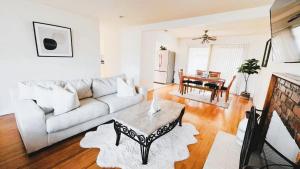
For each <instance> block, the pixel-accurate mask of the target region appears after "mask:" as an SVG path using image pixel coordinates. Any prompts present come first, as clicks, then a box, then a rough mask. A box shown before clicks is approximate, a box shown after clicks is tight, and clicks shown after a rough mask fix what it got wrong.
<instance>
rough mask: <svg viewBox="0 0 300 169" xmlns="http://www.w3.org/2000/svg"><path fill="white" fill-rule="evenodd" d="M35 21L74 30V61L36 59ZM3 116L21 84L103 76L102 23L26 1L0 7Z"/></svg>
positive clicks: (0, 101)
mask: <svg viewBox="0 0 300 169" xmlns="http://www.w3.org/2000/svg"><path fill="white" fill-rule="evenodd" d="M32 21H39V22H45V23H50V24H55V25H61V26H66V27H70V28H72V38H73V51H74V57H73V58H54V57H51V58H43V57H37V54H36V47H35V40H34V33H33V26H32ZM0 23H1V26H0V77H1V79H2V80H1V88H0V93H1V95H0V115H1V114H6V113H12V112H13V109H12V107H10V106H9V105H10V101H9V100H10V98H9V89H11V88H13V87H14V86H16V83H17V82H18V81H22V80H38V79H74V78H84V77H99V76H100V57H99V54H100V51H99V35H98V33H99V28H98V27H99V23H98V21H97V20H96V19H94V18H87V17H83V16H80V15H76V14H73V13H69V12H65V11H63V10H59V9H56V8H52V7H48V6H45V5H40V4H37V3H33V2H29V1H24V0H9V1H1V4H0Z"/></svg>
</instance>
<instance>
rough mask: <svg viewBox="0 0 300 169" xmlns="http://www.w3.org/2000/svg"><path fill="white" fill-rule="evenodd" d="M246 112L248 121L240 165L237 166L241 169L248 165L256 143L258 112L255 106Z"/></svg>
mask: <svg viewBox="0 0 300 169" xmlns="http://www.w3.org/2000/svg"><path fill="white" fill-rule="evenodd" d="M247 114H248V123H247V127H246V131H245V136H244V141H243V145H242V149H241V154H240V165H239V168H240V169H243V167H245V166H246V165H248V162H249V159H250V156H251V154H252V153H253V152H254V151H256V149H257V143H258V131H257V128H258V122H257V118H258V114H257V113H256V109H255V107H252V108H251V110H250V111H248V112H247Z"/></svg>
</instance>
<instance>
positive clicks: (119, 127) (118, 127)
mask: <svg viewBox="0 0 300 169" xmlns="http://www.w3.org/2000/svg"><path fill="white" fill-rule="evenodd" d="M184 111H185V109H184V108H183V109H182V110H181V113H180V115H179V117H178V118H177V119H176V120H174V121H173V122H171V123H168V124H166V125H165V126H162V127H160V128H159V129H157V130H156V131H155V132H153V133H152V134H150V135H148V136H144V135H139V134H137V133H136V132H135V131H134V130H133V129H130V128H128V127H127V126H126V125H123V124H122V123H120V122H118V121H116V120H115V121H114V129H115V132H116V136H117V138H116V146H118V145H119V142H120V138H121V133H123V134H124V135H126V136H128V137H129V138H131V139H133V140H134V141H136V142H138V143H139V144H140V148H141V156H142V162H143V164H147V163H148V155H149V150H150V146H151V144H152V142H153V141H154V140H156V139H158V138H159V137H161V136H163V135H165V134H166V133H168V132H170V131H171V130H172V129H174V128H175V127H176V125H177V124H178V123H179V126H182V117H183V114H184Z"/></svg>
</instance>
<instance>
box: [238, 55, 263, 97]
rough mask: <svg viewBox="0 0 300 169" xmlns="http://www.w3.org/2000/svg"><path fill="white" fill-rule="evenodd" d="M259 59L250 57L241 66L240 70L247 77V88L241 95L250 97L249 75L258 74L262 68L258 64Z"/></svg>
mask: <svg viewBox="0 0 300 169" xmlns="http://www.w3.org/2000/svg"><path fill="white" fill-rule="evenodd" d="M258 62H259V61H258V60H256V59H254V58H253V59H248V60H246V61H245V63H243V64H242V65H241V66H240V67H239V68H238V72H239V73H242V74H243V77H244V79H245V90H244V91H243V92H242V93H241V96H243V97H246V98H250V93H248V91H247V89H248V81H249V77H250V75H252V74H257V73H258V70H260V66H259V65H258Z"/></svg>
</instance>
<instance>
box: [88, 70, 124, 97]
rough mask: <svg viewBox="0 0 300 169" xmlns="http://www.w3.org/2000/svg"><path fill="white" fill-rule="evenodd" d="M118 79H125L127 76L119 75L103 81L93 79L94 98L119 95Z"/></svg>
mask: <svg viewBox="0 0 300 169" xmlns="http://www.w3.org/2000/svg"><path fill="white" fill-rule="evenodd" d="M117 78H122V79H123V78H124V79H125V75H118V76H113V77H108V78H102V79H93V83H92V89H93V97H94V98H98V97H102V96H105V95H109V94H113V93H117Z"/></svg>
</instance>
